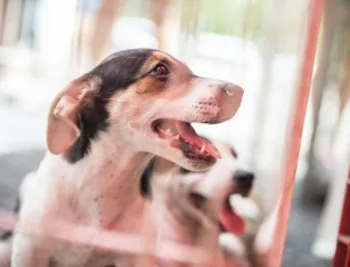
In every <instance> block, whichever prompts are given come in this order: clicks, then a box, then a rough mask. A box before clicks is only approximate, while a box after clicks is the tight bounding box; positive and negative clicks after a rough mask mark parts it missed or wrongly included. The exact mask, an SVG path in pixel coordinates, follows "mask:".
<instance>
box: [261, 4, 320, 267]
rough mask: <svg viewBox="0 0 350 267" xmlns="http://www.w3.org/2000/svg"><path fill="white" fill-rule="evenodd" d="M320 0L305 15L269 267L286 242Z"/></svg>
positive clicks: (278, 262)
mask: <svg viewBox="0 0 350 267" xmlns="http://www.w3.org/2000/svg"><path fill="white" fill-rule="evenodd" d="M322 11H323V0H311V1H310V6H309V13H308V25H307V31H306V42H305V49H304V52H303V59H302V65H301V68H300V75H299V77H300V78H299V83H298V85H297V92H296V98H295V104H294V110H293V111H292V112H293V113H292V115H293V116H291V118H293V120H292V121H291V128H290V134H289V135H288V136H287V142H286V149H285V160H284V171H283V173H282V175H283V177H282V178H283V185H282V188H281V190H282V192H281V194H282V195H281V203H280V207H279V212H278V216H277V220H278V221H277V227H276V229H275V233H274V234H275V235H274V239H273V243H272V246H271V249H270V251H269V253H268V255H267V263H268V266H269V267H279V266H282V259H283V250H284V244H285V240H286V234H287V227H288V220H289V215H290V211H291V205H292V197H293V192H294V183H295V172H296V168H297V164H298V159H299V151H300V144H301V136H302V131H303V124H304V118H305V113H306V108H307V103H308V99H309V92H310V84H311V78H312V72H313V68H314V60H315V54H316V47H317V39H318V33H319V27H320V23H321V18H322Z"/></svg>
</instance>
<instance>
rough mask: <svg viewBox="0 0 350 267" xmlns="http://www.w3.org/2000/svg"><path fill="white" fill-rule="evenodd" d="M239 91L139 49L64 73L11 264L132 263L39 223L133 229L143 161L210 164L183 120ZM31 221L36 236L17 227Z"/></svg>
mask: <svg viewBox="0 0 350 267" xmlns="http://www.w3.org/2000/svg"><path fill="white" fill-rule="evenodd" d="M242 96H243V90H242V89H241V88H240V87H239V86H237V85H234V84H230V83H227V82H222V81H215V80H210V79H205V78H201V77H198V76H196V75H194V74H193V73H192V72H191V71H190V70H189V69H188V67H187V66H186V65H184V64H183V63H181V62H179V61H178V60H176V59H174V58H172V57H171V56H169V55H167V54H165V53H162V52H160V51H155V50H149V49H136V50H128V51H123V52H118V53H115V54H113V55H111V56H109V57H108V58H107V59H105V60H104V61H103V62H102V63H100V64H99V65H98V66H97V67H95V68H94V69H93V70H91V71H90V72H88V73H87V74H85V75H83V76H82V77H80V78H78V79H76V80H74V81H73V82H72V83H71V84H69V85H68V86H67V87H66V88H65V89H64V90H63V91H61V92H60V93H59V94H58V95H57V97H56V98H55V99H54V101H53V103H52V106H51V109H50V112H49V118H48V131H47V144H48V149H49V152H48V153H47V154H46V155H45V157H44V159H43V161H42V162H41V164H40V166H39V168H38V170H37V172H36V174H35V176H34V177H30V179H28V180H27V181H26V184H25V190H24V192H23V194H22V196H21V197H22V199H21V202H22V206H21V209H20V213H19V218H20V223H19V225H18V228H17V229H16V233H15V235H14V239H13V252H12V267H23V266H26V267H42V266H45V267H46V266H51V267H53V266H55V267H61V266H65V267H66V266H69V267H75V266H77V267H78V266H79V267H81V266H85V267H90V266H91V267H105V266H114V265H115V266H134V265H135V257H133V256H132V255H122V254H118V255H116V254H115V253H112V252H110V251H103V250H101V249H98V248H96V247H92V246H80V245H77V244H68V243H65V242H61V241H59V240H56V239H52V238H50V235H49V234H48V233H47V232H45V231H44V229H46V227H47V226H48V225H47V224H48V223H47V221H48V220H51V221H52V220H53V221H57V222H59V221H64V222H68V223H72V224H76V225H84V226H89V227H93V228H97V229H102V230H110V231H121V232H126V233H136V234H138V233H140V231H141V229H140V228H141V226H140V223H139V219H138V218H139V217H140V213H142V211H143V210H144V208H145V200H144V198H143V197H142V196H141V195H140V192H139V183H140V177H141V174H142V172H143V170H144V168H145V167H146V165H147V164H148V162H149V161H150V160H151V159H152V157H153V156H154V155H157V156H160V157H163V158H165V159H167V160H169V161H171V162H173V163H176V164H178V165H180V166H182V167H183V168H186V169H189V170H193V171H201V170H205V169H208V168H209V167H211V166H212V165H213V164H214V163H215V161H216V159H218V158H219V157H220V153H219V152H218V150H217V149H216V148H215V146H213V145H212V144H210V143H209V142H208V141H206V140H205V139H203V138H200V137H199V136H198V135H197V134H196V132H195V131H194V129H193V128H192V127H191V125H190V123H192V122H202V123H218V122H222V121H225V120H227V119H229V118H231V117H233V116H234V114H235V113H236V111H237V109H238V107H239V105H240V103H241V100H242ZM170 130H171V131H170ZM31 220H32V221H33V220H35V222H36V223H38V224H37V226H38V227H37V228H36V230H37V231H38V233H37V235H36V236H31V235H27V234H26V232H25V227H26V225H27V223H26V222H28V221H31Z"/></svg>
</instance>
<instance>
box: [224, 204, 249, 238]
mask: <svg viewBox="0 0 350 267" xmlns="http://www.w3.org/2000/svg"><path fill="white" fill-rule="evenodd" d="M219 220H220V222H221V224H222V225H223V227H224V228H225V230H226V231H227V232H230V233H232V234H235V235H241V234H243V232H244V220H243V219H242V218H241V217H239V216H238V215H237V214H236V213H235V212H234V211H233V210H232V209H231V207H230V206H229V205H225V207H224V208H223V209H222V210H221V211H220V213H219Z"/></svg>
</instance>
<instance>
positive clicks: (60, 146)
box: [47, 75, 100, 155]
mask: <svg viewBox="0 0 350 267" xmlns="http://www.w3.org/2000/svg"><path fill="white" fill-rule="evenodd" d="M99 85H100V79H99V78H98V77H96V76H88V75H85V76H82V77H80V78H78V79H76V80H74V81H73V82H72V83H71V84H69V85H68V86H67V87H66V88H65V89H64V90H63V91H61V92H60V93H59V94H58V95H57V96H56V98H55V99H54V101H53V103H52V105H51V108H50V111H49V117H48V124H47V146H48V149H49V151H50V152H51V153H52V154H56V155H57V154H61V153H63V152H65V151H66V150H67V149H68V148H69V147H70V146H72V145H73V144H74V142H75V141H76V140H77V139H78V138H79V136H80V129H79V127H78V121H79V116H80V112H81V110H82V108H83V107H84V106H86V105H89V104H91V101H92V100H93V96H94V95H95V94H96V91H97V89H98V87H99Z"/></svg>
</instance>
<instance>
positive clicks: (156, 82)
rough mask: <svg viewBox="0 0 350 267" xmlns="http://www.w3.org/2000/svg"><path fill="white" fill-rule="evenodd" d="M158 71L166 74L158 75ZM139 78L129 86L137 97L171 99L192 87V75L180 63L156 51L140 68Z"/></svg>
mask: <svg viewBox="0 0 350 267" xmlns="http://www.w3.org/2000/svg"><path fill="white" fill-rule="evenodd" d="M159 69H160V70H164V71H165V72H166V74H164V75H158V74H157V71H158V70H159ZM139 77H140V78H139V79H138V81H137V82H136V83H134V84H133V85H132V86H130V87H131V88H133V89H134V90H135V91H136V93H137V94H138V95H147V96H149V97H152V96H157V97H159V96H162V97H165V98H173V97H178V96H181V95H183V94H184V93H185V92H186V91H187V90H188V89H189V88H190V87H191V86H192V84H193V83H192V79H193V78H194V75H193V73H192V72H191V70H190V69H189V68H188V67H187V66H186V65H185V64H183V63H182V62H180V61H178V60H176V59H174V58H172V57H171V56H169V55H167V54H165V53H162V52H159V51H156V52H153V54H152V56H150V57H149V58H148V60H147V61H146V62H145V64H144V65H143V66H142V68H141V71H140V74H139ZM129 89H130V88H129Z"/></svg>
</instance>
